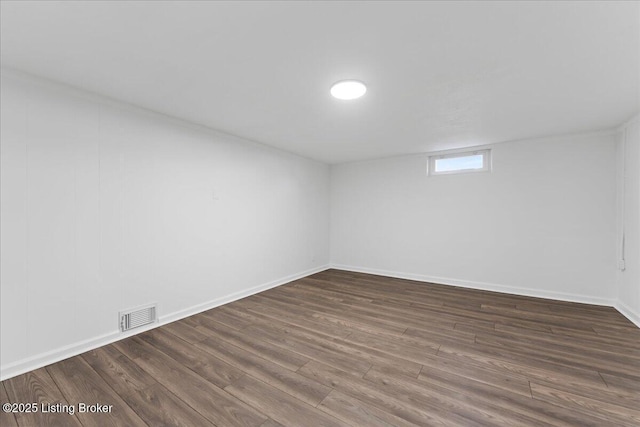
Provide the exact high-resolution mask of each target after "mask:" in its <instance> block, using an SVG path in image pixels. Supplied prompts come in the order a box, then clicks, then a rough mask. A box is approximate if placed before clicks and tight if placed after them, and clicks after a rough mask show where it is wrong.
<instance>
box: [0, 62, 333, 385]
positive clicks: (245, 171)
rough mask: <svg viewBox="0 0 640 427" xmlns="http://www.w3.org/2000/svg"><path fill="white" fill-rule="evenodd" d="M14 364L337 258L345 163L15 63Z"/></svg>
mask: <svg viewBox="0 0 640 427" xmlns="http://www.w3.org/2000/svg"><path fill="white" fill-rule="evenodd" d="M1 87H2V91H1V100H2V109H1V111H2V117H1V121H2V134H1V137H0V141H1V148H2V152H1V156H2V164H1V170H2V175H1V182H2V187H1V195H2V200H1V206H2V211H1V218H2V222H1V236H2V238H1V244H2V247H1V250H2V265H1V272H2V276H1V288H0V290H1V298H0V299H1V307H0V313H1V319H0V320H1V322H0V324H1V335H0V336H1V342H0V349H1V354H0V359H1V363H2V377H3V378H6V377H7V376H11V375H15V374H17V373H19V372H22V371H25V370H29V369H32V368H34V367H37V366H41V365H42V364H45V363H50V362H52V361H54V360H57V359H59V358H61V357H66V356H68V355H70V354H74V353H75V352H78V351H81V350H85V349H87V348H89V347H92V346H96V345H99V344H103V343H105V342H108V341H109V340H114V339H117V338H119V337H120V335H119V334H118V332H117V325H118V319H117V316H118V310H121V309H126V308H129V307H134V306H137V305H140V304H144V303H149V302H157V303H158V304H159V314H160V318H161V321H162V320H164V321H167V320H171V319H175V318H178V317H180V316H185V315H187V314H190V313H192V312H194V311H198V310H203V309H205V308H207V307H210V306H212V305H217V304H219V303H221V302H224V301H227V300H229V299H233V298H236V297H238V296H241V295H245V294H248V293H251V292H255V291H257V290H259V289H262V288H264V287H268V286H274V285H276V284H279V283H282V282H285V281H287V280H291V279H293V278H295V277H298V276H300V275H306V274H309V273H310V272H312V271H316V270H318V269H322V268H323V267H324V266H326V264H327V263H328V261H329V243H328V239H329V229H328V227H329V211H328V200H329V168H328V166H326V165H324V164H322V163H318V162H315V161H311V160H307V159H304V158H301V157H298V156H295V155H292V154H288V153H285V152H282V151H278V150H276V149H271V148H268V147H265V146H263V145H259V144H255V143H251V142H247V141H244V140H241V139H238V138H233V137H229V136H226V135H223V134H219V133H214V132H213V131H209V130H206V129H203V128H199V127H196V126H194V125H189V124H186V123H182V122H179V121H177V120H172V119H169V118H166V117H164V116H161V115H157V114H154V113H150V112H146V111H143V110H140V109H136V108H133V107H129V106H126V105H123V104H119V103H116V102H114V101H110V100H107V99H103V98H100V97H97V96H94V95H90V94H87V93H83V92H80V91H76V90H72V89H69V88H66V87H63V86H58V85H56V84H53V83H49V82H46V81H43V80H39V79H35V78H32V77H27V76H24V75H21V74H18V73H16V72H13V71H7V70H2V84H1Z"/></svg>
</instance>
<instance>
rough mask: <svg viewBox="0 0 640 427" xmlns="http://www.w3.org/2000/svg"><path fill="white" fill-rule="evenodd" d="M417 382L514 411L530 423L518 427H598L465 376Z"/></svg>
mask: <svg viewBox="0 0 640 427" xmlns="http://www.w3.org/2000/svg"><path fill="white" fill-rule="evenodd" d="M378 372H380V371H379V370H371V371H369V372H368V373H367V375H369V377H370V378H373V377H375V376H376V375H378ZM418 381H423V382H425V387H430V386H431V385H436V386H438V387H444V388H448V389H450V390H452V391H455V392H456V393H459V394H460V396H471V397H472V398H473V399H476V400H479V401H484V402H486V403H487V404H489V405H490V406H492V407H498V408H504V410H505V411H508V412H516V413H519V414H521V415H523V416H525V417H528V418H530V419H532V420H533V421H527V422H525V421H524V420H521V421H520V422H518V423H517V425H536V424H537V423H540V422H542V423H548V424H550V425H553V426H564V427H574V426H582V427H587V426H590V427H599V426H600V425H601V421H600V420H596V419H590V418H589V417H585V416H584V415H583V414H582V413H580V412H578V411H575V410H572V409H567V408H562V407H558V406H554V405H546V404H544V403H541V402H540V401H537V400H534V399H533V398H531V397H530V396H523V395H521V394H518V393H504V392H502V391H501V390H500V389H499V388H498V387H494V386H492V385H490V384H486V383H483V382H481V381H476V380H474V379H472V378H469V377H466V376H465V375H458V374H456V373H452V372H446V371H440V370H437V369H430V370H428V371H424V372H422V373H420V376H419V377H418ZM427 384H428V385H427Z"/></svg>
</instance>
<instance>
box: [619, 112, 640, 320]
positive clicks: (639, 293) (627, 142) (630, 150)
mask: <svg viewBox="0 0 640 427" xmlns="http://www.w3.org/2000/svg"><path fill="white" fill-rule="evenodd" d="M616 142H617V144H616V148H617V154H618V156H617V159H618V171H619V174H618V236H619V237H618V251H617V254H618V257H619V258H621V257H622V250H621V249H620V247H621V246H620V245H621V243H622V242H621V241H620V240H621V236H622V233H623V232H624V259H625V269H624V271H621V270H618V273H617V277H616V279H617V287H618V289H617V291H618V295H617V300H618V303H617V305H616V307H617V308H618V310H619V311H621V312H622V313H624V314H625V315H626V316H627V317H628V318H630V319H632V320H633V321H634V322H635V323H636V324H637V325H638V326H639V327H640V117H638V116H636V117H635V119H633V120H631V121H629V122H628V123H626V124H625V125H624V126H622V128H621V129H620V132H618V134H617V141H616Z"/></svg>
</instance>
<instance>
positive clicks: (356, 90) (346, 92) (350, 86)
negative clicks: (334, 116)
mask: <svg viewBox="0 0 640 427" xmlns="http://www.w3.org/2000/svg"><path fill="white" fill-rule="evenodd" d="M366 92H367V87H366V86H365V85H364V83H362V82H359V81H357V80H342V81H339V82H337V83H334V85H333V86H331V95H333V97H334V98H338V99H344V100H350V99H356V98H360V97H361V96H362V95H364V94H365V93H366Z"/></svg>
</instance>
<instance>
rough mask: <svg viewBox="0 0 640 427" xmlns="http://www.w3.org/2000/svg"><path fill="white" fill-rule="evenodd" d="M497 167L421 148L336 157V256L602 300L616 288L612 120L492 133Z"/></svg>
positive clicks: (366, 265)
mask: <svg viewBox="0 0 640 427" xmlns="http://www.w3.org/2000/svg"><path fill="white" fill-rule="evenodd" d="M492 158H493V171H492V172H491V173H471V174H459V175H444V176H433V177H428V176H427V175H426V163H427V156H426V155H414V156H406V157H397V158H389V159H383V160H377V161H367V162H358V163H348V164H342V165H337V166H334V167H333V168H332V175H331V176H332V181H331V186H332V190H331V194H332V197H331V258H332V265H334V266H335V267H337V268H344V269H349V270H357V271H365V272H373V273H380V274H383V275H390V276H397V277H405V278H414V279H416V280H425V281H432V282H436V283H445V284H455V285H461V286H471V287H475V288H481V289H493V290H498V291H506V292H512V293H517V294H523V295H534V296H542V297H550V298H559V299H565V300H574V301H582V302H590V303H598V304H612V303H613V301H614V299H615V297H616V290H615V286H616V285H615V274H616V273H615V271H616V270H615V269H616V260H615V231H616V226H615V224H616V219H615V218H616V214H615V185H616V183H615V180H616V177H615V144H614V141H613V134H612V132H609V133H601V134H592V135H586V136H585V135H583V136H567V137H557V138H548V139H544V140H530V141H521V142H510V143H503V144H497V145H495V146H493V147H492Z"/></svg>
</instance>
